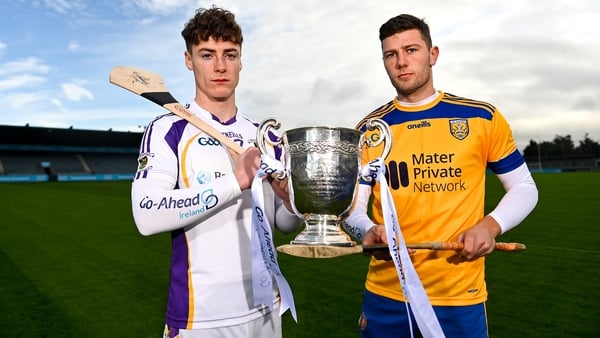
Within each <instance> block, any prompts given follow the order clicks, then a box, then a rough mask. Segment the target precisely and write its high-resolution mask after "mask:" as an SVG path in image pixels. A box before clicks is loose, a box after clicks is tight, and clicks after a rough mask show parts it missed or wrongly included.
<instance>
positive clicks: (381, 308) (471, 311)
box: [358, 290, 488, 338]
mask: <svg viewBox="0 0 600 338" xmlns="http://www.w3.org/2000/svg"><path fill="white" fill-rule="evenodd" d="M433 310H434V312H435V314H436V316H437V318H438V321H439V322H440V325H441V326H442V330H443V331H444V334H445V335H446V337H447V338H454V337H456V338H467V337H468V338H475V337H477V338H487V337H488V332H487V316H486V312H485V303H481V304H475V305H469V306H434V307H433ZM410 319H411V321H412V329H413V333H414V336H415V337H421V333H420V332H419V327H418V326H417V323H416V322H415V318H414V315H413V314H412V311H411V313H410ZM358 325H359V328H360V335H361V337H363V338H387V337H390V338H391V337H394V338H398V337H411V335H410V327H409V324H408V315H407V314H406V305H405V303H404V302H399V301H397V300H393V299H390V298H386V297H382V296H379V295H376V294H374V293H371V292H369V291H366V290H365V294H364V297H363V305H362V314H361V316H360V319H359V321H358Z"/></svg>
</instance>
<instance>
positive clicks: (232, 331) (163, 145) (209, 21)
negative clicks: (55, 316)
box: [131, 6, 301, 337]
mask: <svg viewBox="0 0 600 338" xmlns="http://www.w3.org/2000/svg"><path fill="white" fill-rule="evenodd" d="M181 34H182V36H183V38H184V40H185V43H186V51H185V53H184V56H185V65H186V66H187V68H188V69H189V70H191V71H192V72H193V74H194V79H195V98H194V100H193V101H192V102H191V103H190V104H188V108H189V110H190V111H191V112H193V113H194V114H196V115H197V116H198V117H200V118H202V119H203V120H205V121H206V122H208V123H210V124H212V125H213V126H214V127H215V128H217V129H218V130H219V131H221V132H222V133H223V134H224V135H226V136H227V137H229V138H231V139H232V140H233V141H235V142H237V143H238V144H239V145H240V146H242V148H244V149H245V152H244V153H242V154H241V155H238V154H235V153H233V152H231V151H228V150H227V149H226V148H225V147H223V146H222V145H221V144H220V143H219V142H218V141H217V140H215V139H214V138H212V137H210V136H208V135H207V134H205V133H203V132H202V131H200V130H199V129H198V128H196V127H194V126H192V125H191V124H190V123H188V122H187V121H185V120H183V119H181V118H179V117H177V116H176V115H174V114H167V115H163V116H160V117H158V118H157V119H155V120H154V121H153V122H152V123H150V124H149V125H148V127H147V128H146V131H145V133H144V136H143V139H142V143H141V146H140V155H139V167H138V170H137V173H136V175H135V178H134V181H133V184H132V190H131V198H132V207H133V216H134V220H135V223H136V225H137V227H138V229H139V231H140V233H141V234H143V235H151V234H156V233H161V232H170V233H171V239H172V253H171V271H170V286H169V294H168V301H167V314H166V325H165V332H164V337H281V335H282V333H281V318H280V317H279V314H278V311H276V310H277V309H278V308H279V299H280V298H279V291H278V289H277V287H276V285H277V284H276V283H272V285H274V288H273V306H272V308H273V310H272V311H271V310H269V307H268V306H264V305H263V306H260V305H259V306H255V305H254V302H253V294H252V290H253V289H252V259H251V257H252V254H251V250H252V247H251V222H252V194H251V191H250V187H251V183H252V180H253V179H254V177H255V176H256V174H257V170H258V167H259V164H260V153H259V151H258V149H257V148H255V147H254V146H253V144H254V141H255V137H256V130H257V124H256V123H254V122H252V121H251V120H249V119H248V118H247V117H245V116H243V115H242V114H241V113H240V112H238V110H237V106H236V101H235V89H236V87H237V84H238V81H239V74H240V71H241V69H242V63H241V45H242V40H243V38H242V32H241V28H240V26H239V25H238V24H237V23H236V21H235V17H234V15H233V14H232V13H231V12H229V11H227V10H224V9H222V8H217V7H214V6H213V7H212V8H209V9H199V10H198V11H197V12H196V14H195V16H194V17H193V18H192V19H191V20H190V21H189V22H188V23H187V24H186V26H185V28H184V30H183V31H182V33H181ZM273 155H274V156H279V155H281V154H279V153H278V152H277V153H274V154H273ZM265 185H270V186H271V188H268V187H266V188H265V189H264V191H265V210H266V213H267V215H268V217H269V219H270V224H272V225H274V226H275V227H277V228H278V229H279V230H281V231H283V232H287V233H289V232H292V231H294V230H295V229H296V228H297V227H298V226H299V225H300V224H301V219H300V218H298V217H297V216H296V215H295V214H294V213H293V212H291V211H290V210H292V209H291V207H290V204H289V195H288V194H287V188H286V187H287V183H286V181H285V180H284V181H276V180H275V181H274V180H272V179H270V178H268V179H267V180H265Z"/></svg>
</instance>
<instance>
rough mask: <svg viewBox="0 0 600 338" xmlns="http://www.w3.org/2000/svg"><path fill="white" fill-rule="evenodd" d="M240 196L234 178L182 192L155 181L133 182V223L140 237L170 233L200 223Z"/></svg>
mask: <svg viewBox="0 0 600 338" xmlns="http://www.w3.org/2000/svg"><path fill="white" fill-rule="evenodd" d="M240 196H241V190H240V188H239V185H238V183H237V180H236V179H235V176H234V175H225V176H223V177H222V178H220V179H218V180H214V181H213V182H210V183H207V184H203V185H200V186H192V187H190V188H184V189H173V184H172V182H168V181H164V180H161V179H158V178H148V179H144V180H136V181H134V182H133V184H132V187H131V201H132V211H133V219H134V221H135V224H136V226H137V228H138V230H139V232H140V233H141V234H142V235H146V236H147V235H153V234H156V233H160V232H167V231H173V230H176V229H180V228H183V227H186V226H188V225H191V224H197V223H200V222H202V221H203V220H205V219H207V218H209V217H211V216H212V215H214V214H215V213H216V212H218V211H219V210H220V209H221V208H223V206H226V205H230V203H231V201H235V200H237V199H238V198H239V197H240Z"/></svg>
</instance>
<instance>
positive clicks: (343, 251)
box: [277, 242, 527, 258]
mask: <svg viewBox="0 0 600 338" xmlns="http://www.w3.org/2000/svg"><path fill="white" fill-rule="evenodd" d="M406 247H407V248H409V249H417V250H419V249H425V250H462V248H463V244H462V243H458V242H427V243H409V244H406ZM526 248H527V247H526V246H525V244H522V243H503V242H497V243H496V250H497V251H522V250H525V249H526ZM277 251H279V252H282V253H285V254H288V255H292V256H298V257H305V258H332V257H341V256H347V255H353V254H358V253H362V254H364V255H365V256H371V255H375V254H377V255H379V254H382V255H383V256H384V255H385V254H386V253H387V254H389V249H388V246H387V244H377V245H364V246H363V245H354V246H347V247H343V246H335V245H298V244H285V245H280V246H278V247H277Z"/></svg>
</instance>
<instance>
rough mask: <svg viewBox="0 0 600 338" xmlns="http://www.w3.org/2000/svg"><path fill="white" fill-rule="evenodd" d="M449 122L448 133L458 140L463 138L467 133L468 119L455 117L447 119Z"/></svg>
mask: <svg viewBox="0 0 600 338" xmlns="http://www.w3.org/2000/svg"><path fill="white" fill-rule="evenodd" d="M448 123H449V124H450V134H451V135H452V136H454V138H456V139H458V140H464V139H465V138H466V137H467V136H468V135H469V121H468V120H465V119H456V120H450V121H448Z"/></svg>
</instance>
